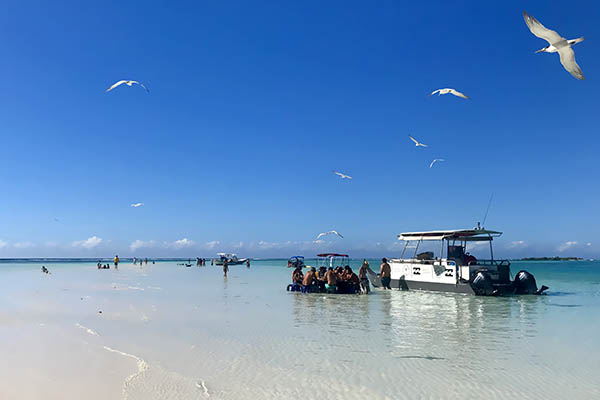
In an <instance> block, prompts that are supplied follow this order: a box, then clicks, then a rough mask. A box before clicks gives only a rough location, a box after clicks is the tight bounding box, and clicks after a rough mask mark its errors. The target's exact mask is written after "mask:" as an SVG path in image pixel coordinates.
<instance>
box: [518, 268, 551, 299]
mask: <svg viewBox="0 0 600 400" xmlns="http://www.w3.org/2000/svg"><path fill="white" fill-rule="evenodd" d="M513 285H514V287H515V294H542V293H543V292H544V291H545V290H548V286H544V285H542V287H541V288H540V289H538V287H537V283H536V282H535V278H534V277H533V275H531V274H530V273H529V272H527V271H524V270H521V271H519V272H517V275H515V280H514V281H513Z"/></svg>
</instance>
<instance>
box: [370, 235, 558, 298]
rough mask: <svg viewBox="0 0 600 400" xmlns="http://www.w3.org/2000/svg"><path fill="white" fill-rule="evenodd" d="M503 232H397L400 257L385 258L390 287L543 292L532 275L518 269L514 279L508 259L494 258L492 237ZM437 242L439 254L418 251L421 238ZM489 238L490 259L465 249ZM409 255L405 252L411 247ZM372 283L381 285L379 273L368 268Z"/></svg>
mask: <svg viewBox="0 0 600 400" xmlns="http://www.w3.org/2000/svg"><path fill="white" fill-rule="evenodd" d="M500 235H502V232H496V231H491V230H487V229H483V228H480V227H479V226H478V227H477V228H475V229H457V230H446V231H428V232H407V233H402V234H400V235H398V240H401V241H404V248H403V250H402V254H401V256H400V258H392V259H390V260H388V263H389V265H390V267H391V282H390V287H391V288H397V289H401V290H431V291H443V292H456V293H467V294H475V295H484V296H494V295H507V294H542V293H543V292H544V291H545V290H547V289H548V288H547V287H546V286H542V287H541V288H540V289H538V288H537V284H536V281H535V278H534V277H533V275H532V274H530V273H529V272H527V271H519V272H518V273H517V274H516V275H515V278H514V279H513V280H511V276H510V262H509V261H508V260H497V259H494V252H493V247H492V241H493V240H494V238H497V237H499V236H500ZM432 241H433V242H435V241H437V242H440V245H439V246H440V247H439V249H440V250H439V251H440V254H439V257H435V256H434V252H432V251H425V252H421V253H419V247H422V246H421V245H422V244H423V243H424V242H432ZM481 242H489V250H490V259H487V260H479V259H477V258H475V257H474V256H472V255H471V254H469V253H468V252H467V245H473V244H474V243H481ZM413 249H414V251H413V252H412V255H407V253H408V252H409V251H410V250H413ZM369 278H370V280H371V283H372V284H373V286H375V287H381V286H382V285H381V280H380V277H379V274H376V273H375V272H373V271H369Z"/></svg>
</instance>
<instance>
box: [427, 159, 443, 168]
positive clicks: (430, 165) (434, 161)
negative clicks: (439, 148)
mask: <svg viewBox="0 0 600 400" xmlns="http://www.w3.org/2000/svg"><path fill="white" fill-rule="evenodd" d="M438 161H440V162H442V161H446V160H444V159H443V158H436V159H434V160H433V161H432V162H431V164H429V168H431V167H433V164H435V163H436V162H438Z"/></svg>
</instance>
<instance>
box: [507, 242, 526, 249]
mask: <svg viewBox="0 0 600 400" xmlns="http://www.w3.org/2000/svg"><path fill="white" fill-rule="evenodd" d="M525 246H527V243H525V241H524V240H515V241H514V242H510V244H509V245H508V247H509V248H511V249H514V248H517V247H525Z"/></svg>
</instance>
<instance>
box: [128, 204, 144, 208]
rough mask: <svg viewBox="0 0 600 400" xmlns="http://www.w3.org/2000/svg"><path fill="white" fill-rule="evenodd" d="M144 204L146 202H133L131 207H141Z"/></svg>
mask: <svg viewBox="0 0 600 400" xmlns="http://www.w3.org/2000/svg"><path fill="white" fill-rule="evenodd" d="M143 205H144V203H133V204H132V205H131V207H133V208H138V207H141V206H143Z"/></svg>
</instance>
